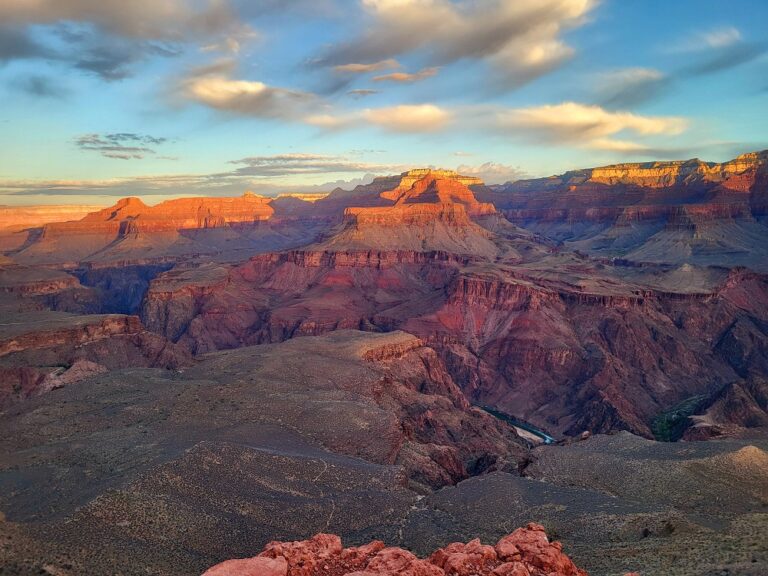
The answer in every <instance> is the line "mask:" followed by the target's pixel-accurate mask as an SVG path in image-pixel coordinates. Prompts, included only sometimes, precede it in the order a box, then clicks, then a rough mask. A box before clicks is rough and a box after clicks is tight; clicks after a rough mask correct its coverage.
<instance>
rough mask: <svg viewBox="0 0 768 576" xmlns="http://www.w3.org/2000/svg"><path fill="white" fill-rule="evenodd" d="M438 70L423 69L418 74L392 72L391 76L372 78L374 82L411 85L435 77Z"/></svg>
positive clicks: (435, 68) (433, 68) (434, 68)
mask: <svg viewBox="0 0 768 576" xmlns="http://www.w3.org/2000/svg"><path fill="white" fill-rule="evenodd" d="M439 70H440V68H438V67H436V66H434V67H432V68H424V69H423V70H420V71H418V72H414V73H408V72H393V73H391V74H384V75H383V76H374V77H373V81H374V82H400V83H402V84H411V83H413V82H419V81H421V80H426V79H427V78H431V77H432V76H435V75H436V74H437V72H438V71H439Z"/></svg>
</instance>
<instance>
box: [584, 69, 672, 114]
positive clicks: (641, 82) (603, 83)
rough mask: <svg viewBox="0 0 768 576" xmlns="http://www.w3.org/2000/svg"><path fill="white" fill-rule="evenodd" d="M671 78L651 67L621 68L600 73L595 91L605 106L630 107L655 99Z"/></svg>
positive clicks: (666, 86) (667, 85)
mask: <svg viewBox="0 0 768 576" xmlns="http://www.w3.org/2000/svg"><path fill="white" fill-rule="evenodd" d="M671 82H672V79H671V78H670V77H668V76H666V75H665V74H663V73H662V72H659V71H658V70H655V69H653V68H623V69H620V70H613V71H611V72H605V73H603V74H600V75H599V76H598V78H597V93H598V98H599V100H600V102H601V104H602V105H603V106H605V107H607V108H630V107H632V106H636V105H639V104H643V103H644V102H648V101H650V100H654V99H656V98H657V97H658V96H659V95H660V94H661V93H663V92H664V91H665V90H666V89H667V88H668V87H669V85H670V83H671Z"/></svg>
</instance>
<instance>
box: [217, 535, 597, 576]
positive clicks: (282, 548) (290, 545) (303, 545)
mask: <svg viewBox="0 0 768 576" xmlns="http://www.w3.org/2000/svg"><path fill="white" fill-rule="evenodd" d="M321 575H322V576H586V575H587V573H586V572H585V571H584V570H580V569H579V568H578V567H576V565H575V564H574V563H573V561H572V560H571V559H570V558H569V557H568V556H566V555H565V554H564V553H563V551H562V546H561V545H560V543H559V542H550V541H549V539H548V538H547V534H546V532H545V531H544V527H543V526H541V525H539V524H533V523H531V524H528V525H527V526H526V527H525V528H518V529H517V530H515V531H514V532H513V533H512V534H509V535H508V536H505V537H503V538H502V539H501V540H499V541H498V542H497V544H496V546H489V545H483V544H481V543H480V540H472V541H471V542H469V543H467V544H463V543H460V542H455V543H453V544H449V545H448V546H446V547H445V548H441V549H439V550H437V551H436V552H434V553H433V554H432V555H431V556H430V557H429V558H428V559H425V560H421V559H419V558H417V557H416V556H414V555H413V554H412V553H410V552H408V551H407V550H403V549H401V548H387V547H386V546H385V544H384V543H383V542H381V541H374V542H371V543H370V544H366V545H364V546H359V547H353V548H343V547H342V544H341V540H340V539H339V537H338V536H334V535H332V534H318V535H316V536H315V537H313V538H312V539H310V540H304V541H302V542H271V543H269V544H267V546H266V547H265V548H264V550H263V551H262V552H261V553H260V554H259V555H258V556H256V557H254V558H247V559H243V560H228V561H226V562H223V563H221V564H218V565H216V566H214V567H212V568H210V569H209V570H207V571H206V572H205V574H203V576H321Z"/></svg>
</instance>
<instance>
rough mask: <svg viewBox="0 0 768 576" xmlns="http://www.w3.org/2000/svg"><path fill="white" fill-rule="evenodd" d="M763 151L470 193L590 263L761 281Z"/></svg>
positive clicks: (766, 204)
mask: <svg viewBox="0 0 768 576" xmlns="http://www.w3.org/2000/svg"><path fill="white" fill-rule="evenodd" d="M767 190H768V151H766V152H759V153H750V154H744V155H742V156H739V157H738V158H736V159H734V160H732V161H730V162H725V163H722V164H716V163H708V162H702V161H700V160H689V161H681V162H650V163H645V164H620V165H615V166H606V167H603V168H593V169H588V170H576V171H572V172H567V173H565V174H563V175H561V176H553V177H550V178H540V179H535V180H521V181H518V182H514V183H512V184H507V185H504V186H499V187H494V188H493V189H490V188H485V187H477V188H476V193H477V195H478V197H479V198H480V199H481V200H483V201H486V202H492V203H493V204H494V205H495V206H496V207H497V208H498V209H500V210H501V211H502V212H503V214H504V215H505V216H506V217H507V218H508V219H510V220H511V221H512V222H514V223H516V224H518V225H521V226H524V227H526V228H529V229H530V230H534V231H536V232H538V233H541V234H544V235H547V236H550V237H552V238H555V239H557V240H561V241H563V242H565V243H566V245H568V246H572V247H573V248H576V249H579V250H583V251H586V252H589V253H592V254H596V255H600V256H609V257H620V258H626V259H629V260H635V261H641V262H658V263H678V264H679V263H690V264H700V265H719V266H748V267H752V268H755V269H758V270H761V271H768V265H766V264H765V262H768V249H766V248H765V246H766V240H768V227H766V225H765V216H766V214H768V201H767V199H768V196H766V194H768V192H767Z"/></svg>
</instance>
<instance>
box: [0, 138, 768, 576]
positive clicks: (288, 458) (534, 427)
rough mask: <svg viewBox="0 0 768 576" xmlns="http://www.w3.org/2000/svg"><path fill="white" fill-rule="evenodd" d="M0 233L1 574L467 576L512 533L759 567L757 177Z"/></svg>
mask: <svg viewBox="0 0 768 576" xmlns="http://www.w3.org/2000/svg"><path fill="white" fill-rule="evenodd" d="M14 210H16V211H15V212H13V213H12V214H11V213H9V212H7V211H6V212H2V211H0V218H2V219H3V220H2V221H0V254H2V255H1V256H0V314H1V315H2V321H0V431H2V434H1V435H0V437H2V438H3V439H2V441H0V445H2V454H3V458H2V459H1V460H0V487H2V489H1V490H0V511H2V515H0V536H3V537H7V538H8V541H9V542H11V544H8V543H6V540H5V539H3V538H0V541H1V542H3V544H0V560H2V563H3V564H4V565H7V566H10V567H12V569H10V571H9V573H12V574H25V573H28V572H35V571H38V570H47V568H45V567H46V566H52V567H53V568H52V570H54V572H51V571H50V570H48V573H55V574H61V575H64V576H67V575H70V574H80V573H102V572H103V571H104V570H105V569H106V567H107V566H111V565H117V564H115V563H116V562H118V558H123V559H126V558H127V559H129V560H130V563H131V566H130V567H127V568H126V569H125V573H126V574H133V573H136V574H139V573H144V574H146V573H157V574H186V573H200V572H202V571H203V570H205V569H207V568H208V567H210V566H213V565H214V564H216V563H218V562H222V561H225V560H227V559H231V558H250V559H251V560H253V561H254V562H256V564H259V565H262V564H263V565H264V566H266V564H269V565H270V566H271V567H274V566H275V565H276V564H275V562H273V561H275V560H276V559H277V558H278V556H280V554H278V553H277V552H274V551H275V550H278V549H280V550H289V549H291V548H290V546H289V542H290V541H294V540H295V541H296V542H295V543H294V544H295V545H299V544H302V541H304V542H303V544H302V545H303V546H305V547H309V548H312V546H313V544H311V542H314V540H313V541H308V540H306V539H307V538H309V537H310V536H312V535H313V534H318V533H323V534H325V536H323V542H330V541H332V543H333V549H334V550H335V551H336V552H334V554H336V553H337V552H338V554H342V555H343V552H342V549H341V544H340V543H339V542H338V539H337V537H335V536H330V535H329V534H331V533H335V534H339V535H340V536H341V537H342V538H344V540H345V542H346V541H347V540H348V541H349V542H350V543H351V545H352V546H354V547H357V546H362V548H359V550H369V552H370V553H369V552H365V553H360V554H358V555H357V556H356V557H357V558H358V560H360V562H359V566H357V565H355V566H357V567H356V568H355V570H368V571H369V572H372V573H378V572H375V570H374V568H375V565H376V564H375V562H374V560H375V558H376V557H377V556H376V555H377V554H379V553H380V552H381V551H382V549H383V546H384V545H383V544H375V545H371V544H366V543H368V542H370V541H371V540H381V541H384V542H387V543H388V544H391V545H392V546H398V547H402V548H407V549H408V550H411V551H412V552H413V553H415V554H416V555H421V556H427V555H429V554H432V552H433V551H434V550H436V549H441V550H442V552H441V551H438V552H435V553H434V554H433V555H432V556H430V558H431V559H430V560H429V561H427V560H418V559H417V558H416V556H413V557H412V558H411V556H407V554H410V552H408V553H406V552H404V551H399V552H395V550H397V549H390V548H386V550H391V553H389V556H391V557H392V558H394V557H395V556H397V557H398V558H400V560H398V562H399V561H401V560H402V559H403V558H405V557H406V556H407V561H408V562H416V563H419V562H421V563H424V567H423V570H426V572H424V573H425V574H428V573H434V574H438V573H450V570H448V569H446V565H447V564H446V562H449V557H450V556H451V554H453V553H456V554H463V555H464V556H462V558H463V559H464V560H467V555H470V556H471V555H472V554H475V553H476V552H477V551H478V550H481V551H485V552H488V555H489V556H488V558H489V560H488V562H486V563H485V564H484V565H483V566H484V567H482V568H481V567H477V566H475V568H476V569H477V570H481V571H480V572H478V573H494V574H496V573H498V569H500V566H501V565H502V564H503V562H501V560H499V557H498V550H497V551H496V552H494V554H496V556H495V557H494V558H495V559H494V560H492V561H491V560H490V557H491V555H490V551H489V549H490V550H494V548H493V547H492V546H485V547H484V546H482V545H480V544H479V543H477V542H475V541H474V539H475V538H482V539H483V540H484V541H487V542H497V541H499V539H500V538H503V537H505V536H506V535H508V534H510V533H517V532H513V530H515V529H516V528H518V527H519V526H525V525H526V524H527V523H529V522H537V523H541V524H543V526H544V527H546V530H547V531H548V532H550V534H555V535H556V537H557V539H558V540H562V542H563V544H562V550H563V551H564V552H565V553H567V555H568V556H570V557H572V558H573V559H574V561H575V562H576V565H578V566H579V567H583V568H584V569H586V570H588V571H589V573H590V574H598V575H599V574H606V575H607V574H623V573H625V572H633V571H641V572H643V571H644V570H653V567H654V566H656V567H659V566H667V565H666V564H663V562H664V561H667V562H669V559H670V558H678V559H679V558H685V559H686V560H685V562H680V563H679V564H680V565H681V567H680V569H679V570H678V571H676V572H669V573H670V574H672V573H675V574H701V573H710V572H711V573H718V574H719V573H720V571H722V570H730V571H731V572H730V573H732V574H737V573H738V574H759V573H761V572H760V571H761V570H763V569H764V568H765V567H766V566H768V550H766V548H765V543H764V542H760V541H759V538H754V537H750V536H747V535H748V534H753V535H754V534H760V533H761V532H762V530H763V529H764V528H765V526H766V524H765V522H766V514H765V510H764V506H765V503H766V502H768V492H766V489H767V488H768V487H766V485H765V479H766V478H768V456H766V450H767V449H768V444H766V442H767V441H768V152H758V153H750V154H744V155H742V156H739V157H738V158H736V159H734V160H732V161H730V162H725V163H722V164H717V163H708V162H702V161H699V160H688V161H680V162H652V163H644V164H621V165H615V166H608V167H603V168H594V169H587V170H576V171H572V172H568V173H566V174H563V175H561V176H553V177H550V178H543V179H533V180H522V181H517V182H512V183H508V184H504V185H498V186H488V185H486V184H484V183H483V182H482V180H480V179H478V178H475V177H471V176H469V177H468V176H462V175H460V174H458V173H456V172H452V171H448V170H434V169H418V170H411V171H409V172H406V173H404V174H401V175H396V176H384V177H378V178H375V179H374V180H373V181H372V182H371V183H370V184H363V185H359V186H357V187H355V188H354V189H352V190H342V189H336V190H333V191H331V192H330V193H329V194H327V195H314V196H311V197H307V198H303V197H302V196H301V195H293V196H282V197H276V198H270V197H262V196H258V195H254V194H251V193H245V194H244V195H242V196H240V197H237V198H183V199H178V200H169V201H165V202H161V203H159V204H157V205H154V206H149V205H147V204H145V203H144V202H143V201H142V200H141V199H139V198H125V199H121V200H119V201H118V202H117V203H115V204H114V205H113V206H110V207H108V208H103V207H100V208H96V209H92V208H91V207H82V208H81V209H78V208H76V207H72V208H68V209H66V210H63V209H61V210H60V209H59V207H52V208H51V209H50V210H46V209H42V208H41V209H39V210H38V211H37V212H36V211H35V210H27V211H26V212H25V211H24V210H21V209H14ZM78 210H81V212H79V211H78ZM8 214H10V215H8ZM35 214H37V216H35ZM57 215H61V218H60V220H56V219H55V218H56V217H57ZM6 216H7V217H6ZM724 483H725V484H728V485H729V486H731V487H733V486H736V487H738V489H737V490H734V489H732V488H725V487H724V485H725V484H724ZM54 486H55V493H54V492H52V489H53V487H54ZM726 493H727V494H726ZM690 494H697V496H696V497H695V498H694V497H691V496H689V495H690ZM714 499H717V503H716V504H713V501H714ZM289 508H290V509H291V510H292V513H291V514H286V513H285V512H284V511H285V510H287V509H289ZM521 530H523V531H524V532H520V533H519V534H523V533H526V534H527V532H525V530H529V531H532V532H535V533H536V534H539V533H540V534H541V535H543V534H544V533H543V528H541V527H534V528H531V527H530V526H529V527H528V528H527V529H521ZM762 533H764V532H762ZM541 537H542V538H544V539H545V540H546V536H541ZM537 538H539V536H537ZM277 540H281V541H285V542H283V543H277V542H273V544H269V542H271V541H277ZM460 541H469V542H470V543H469V544H466V545H464V544H456V542H460ZM79 542H85V543H86V544H87V545H86V546H81V545H80V544H75V543H79ZM451 542H453V543H454V544H450V545H449V543H451ZM547 542H548V541H547ZM734 543H737V544H734ZM294 544H291V545H294ZM499 545H500V544H499ZM499 545H497V547H496V548H498V546H499ZM264 546H267V548H266V549H265V552H264V553H263V554H262V555H260V556H256V557H255V558H267V557H268V558H269V560H270V562H268V563H265V562H266V561H263V560H258V561H256V560H254V557H253V554H254V553H255V552H257V551H258V550H259V549H261V548H263V547H264ZM365 546H373V548H366V547H365ZM446 546H447V547H446ZM270 547H271V548H270ZM281 547H282V548H281ZM452 547H453V548H452ZM470 548H471V549H470ZM337 549H338V550H337ZM705 549H707V550H709V551H710V552H711V554H708V555H706V554H703V553H702V552H701V551H702V550H705ZM734 549H735V550H736V552H733V553H729V550H734ZM89 550H90V552H89ZM94 550H98V551H99V553H98V554H95V553H93V551H94ZM269 550H272V551H273V552H274V553H271V552H270V553H269V554H267V552H269ZM312 550H314V548H312ZM347 550H355V548H352V549H347ZM619 550H625V551H626V554H624V553H618V552H617V551H619ZM446 551H449V552H446ZM696 551H699V553H700V554H701V557H696V556H695V553H696ZM316 552H317V551H316V550H315V551H314V552H312V554H315V553H316ZM557 552H558V554H559V553H560V549H558V550H557ZM483 553H484V552H483ZM539 553H541V551H539ZM301 554H302V557H307V554H308V553H306V554H305V553H304V552H302V553H301ZM355 554H356V553H355ZM361 554H362V555H361ZM729 554H730V555H729ZM350 555H354V554H353V552H347V556H350ZM398 555H399V556H398ZM404 555H405V556H404ZM310 556H311V554H310ZM389 556H388V557H389ZM438 557H439V558H438ZM334 558H335V556H334ZM392 558H390V559H389V560H387V559H380V560H379V561H377V562H379V563H380V564H382V566H384V564H386V562H389V561H390V560H392ZM284 560H285V570H284V571H283V572H282V573H281V572H279V571H280V570H282V569H283V568H281V567H280V566H283V563H280V562H278V564H280V566H278V567H277V568H275V569H276V570H277V572H275V573H281V574H283V573H290V574H293V572H290V570H293V567H292V564H291V560H290V557H289V556H286V557H285V558H284ZM363 560H364V562H363ZM385 560H386V562H385ZM392 561H393V562H394V560H392ZM402 561H403V562H405V560H402ZM568 561H569V562H570V560H568ZM333 562H336V560H333ZM451 562H452V561H451ZM456 562H458V556H457V559H456ZM515 562H517V563H523V562H522V560H521V561H519V562H518V561H515ZM119 563H120V565H121V566H125V565H126V564H125V562H124V561H120V562H119ZM406 563H407V562H406ZM427 564H429V565H430V566H432V568H430V567H426V565H427ZM528 564H530V565H527V566H522V567H520V566H517V567H515V566H508V567H507V568H508V570H509V571H511V572H509V573H511V574H517V573H520V574H526V573H528V574H536V573H537V572H536V570H544V568H542V567H541V566H538V567H537V565H536V561H535V560H531V561H530V562H528ZM682 564H685V565H686V567H682ZM419 565H421V564H419ZM457 565H458V564H457ZM229 566H233V565H232V564H229ZM372 566H373V567H372ZM414 566H415V564H414ZM270 569H272V568H270ZM333 569H334V570H337V572H338V573H339V574H343V573H346V572H344V570H346V568H344V567H343V566H342V565H341V564H339V566H336V565H335V564H334V568H333ZM414 569H415V568H414ZM213 570H217V569H212V572H211V573H212V574H218V573H221V574H227V573H230V572H226V571H225V568H220V569H218V570H219V572H215V571H213ZM430 570H431V572H430ZM482 570H485V572H482ZM494 570H496V571H497V572H493V571H494ZM514 570H517V572H514ZM524 570H525V571H524ZM569 570H570V568H569ZM349 571H353V570H351V569H350V570H348V572H349ZM439 571H442V572H439ZM231 573H232V574H238V573H239V572H237V571H236V570H235V571H234V572H231ZM243 573H246V572H243ZM297 573H298V572H297ZM381 573H386V572H381ZM414 573H416V572H414ZM542 573H545V572H542ZM557 573H563V574H565V573H566V572H557ZM569 573H570V572H569ZM572 573H573V574H581V573H582V572H581V571H580V569H577V568H575V566H574V568H573V570H572ZM648 573H653V572H648ZM307 574H312V572H307Z"/></svg>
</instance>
